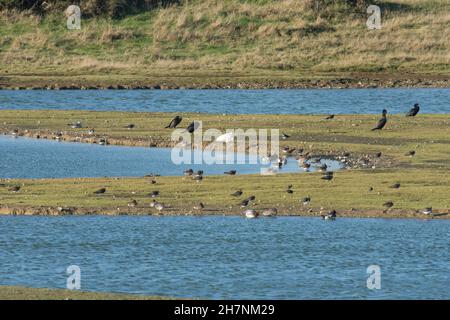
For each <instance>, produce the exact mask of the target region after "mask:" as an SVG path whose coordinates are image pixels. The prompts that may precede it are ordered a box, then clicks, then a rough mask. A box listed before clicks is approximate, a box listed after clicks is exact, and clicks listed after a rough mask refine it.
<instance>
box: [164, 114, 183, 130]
mask: <svg viewBox="0 0 450 320" xmlns="http://www.w3.org/2000/svg"><path fill="white" fill-rule="evenodd" d="M182 120H183V118H182V117H180V116H175V118H173V119H172V121H170V123H169V125H167V126H165V127H164V128H166V129H167V128H171V129H173V128H176V127H177V125H179V124H180V123H181V121H182Z"/></svg>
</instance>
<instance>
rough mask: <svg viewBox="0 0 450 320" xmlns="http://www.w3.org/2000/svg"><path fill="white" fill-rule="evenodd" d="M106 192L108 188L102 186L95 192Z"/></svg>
mask: <svg viewBox="0 0 450 320" xmlns="http://www.w3.org/2000/svg"><path fill="white" fill-rule="evenodd" d="M105 192H106V188H100V189H98V190H97V191H94V193H95V194H102V193H105Z"/></svg>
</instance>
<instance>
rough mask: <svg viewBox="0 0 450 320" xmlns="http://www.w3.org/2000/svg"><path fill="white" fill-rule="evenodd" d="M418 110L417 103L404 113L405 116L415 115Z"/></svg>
mask: <svg viewBox="0 0 450 320" xmlns="http://www.w3.org/2000/svg"><path fill="white" fill-rule="evenodd" d="M419 110H420V106H419V104H418V103H416V104H414V107H412V108H411V110H409V111H408V113H407V114H406V116H407V117H415V116H416V115H417V114H418V113H419Z"/></svg>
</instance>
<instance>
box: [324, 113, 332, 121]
mask: <svg viewBox="0 0 450 320" xmlns="http://www.w3.org/2000/svg"><path fill="white" fill-rule="evenodd" d="M333 118H334V114H330V115H329V116H328V117H326V118H325V120H331V119H333Z"/></svg>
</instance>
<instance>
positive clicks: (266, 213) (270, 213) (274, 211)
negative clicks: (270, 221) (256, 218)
mask: <svg viewBox="0 0 450 320" xmlns="http://www.w3.org/2000/svg"><path fill="white" fill-rule="evenodd" d="M277 214H278V210H277V208H269V209H266V210H264V211H263V212H261V215H262V216H263V217H275V216H276V215H277Z"/></svg>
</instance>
